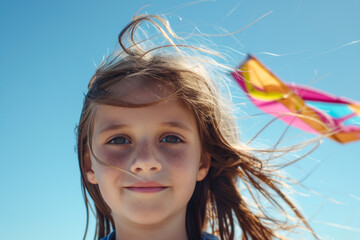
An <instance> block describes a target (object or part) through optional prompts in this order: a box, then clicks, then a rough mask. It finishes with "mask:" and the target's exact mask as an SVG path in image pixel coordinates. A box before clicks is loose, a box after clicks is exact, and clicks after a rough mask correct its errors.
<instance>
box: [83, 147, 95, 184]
mask: <svg viewBox="0 0 360 240" xmlns="http://www.w3.org/2000/svg"><path fill="white" fill-rule="evenodd" d="M84 173H85V176H86V179H87V180H88V182H89V183H92V184H98V181H97V179H96V175H95V172H94V169H93V167H92V163H91V159H90V154H89V150H88V149H86V150H85V153H84Z"/></svg>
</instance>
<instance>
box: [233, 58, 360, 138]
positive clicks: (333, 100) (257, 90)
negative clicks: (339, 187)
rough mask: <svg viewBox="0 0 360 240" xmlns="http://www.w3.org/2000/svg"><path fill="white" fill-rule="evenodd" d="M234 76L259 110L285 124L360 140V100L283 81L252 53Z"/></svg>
mask: <svg viewBox="0 0 360 240" xmlns="http://www.w3.org/2000/svg"><path fill="white" fill-rule="evenodd" d="M232 76H233V77H234V78H235V80H236V81H237V82H238V83H239V84H240V86H241V88H242V89H243V90H244V91H245V93H246V94H247V95H248V97H249V98H250V99H251V101H252V102H253V103H254V104H255V105H256V106H257V107H258V108H259V109H261V110H262V111H264V112H266V113H268V114H271V115H273V116H275V117H278V118H280V119H281V120H282V121H284V122H285V123H287V124H290V125H291V126H294V127H297V128H299V129H302V130H304V131H306V132H309V133H315V134H322V135H326V136H328V137H329V138H331V139H333V140H335V141H338V142H340V143H347V142H351V141H356V140H360V103H358V102H355V101H352V100H348V99H344V98H340V97H335V96H332V95H330V94H328V93H324V92H321V91H319V90H315V89H311V88H308V87H303V86H299V85H295V84H284V83H283V82H281V81H280V80H279V79H278V78H277V77H276V76H275V75H274V74H272V73H271V72H270V71H269V70H268V69H267V68H266V67H265V66H264V65H262V64H261V63H260V62H259V61H258V60H257V59H256V58H255V57H253V56H248V58H247V60H245V62H244V63H243V64H242V65H241V66H240V67H239V70H238V71H236V72H233V73H232Z"/></svg>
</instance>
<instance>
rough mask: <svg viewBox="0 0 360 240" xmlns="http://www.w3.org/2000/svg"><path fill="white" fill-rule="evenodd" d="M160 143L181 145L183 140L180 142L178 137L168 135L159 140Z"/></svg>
mask: <svg viewBox="0 0 360 240" xmlns="http://www.w3.org/2000/svg"><path fill="white" fill-rule="evenodd" d="M160 142H166V143H183V140H181V139H180V138H179V137H177V136H174V135H169V136H166V137H164V138H163V139H161V140H160Z"/></svg>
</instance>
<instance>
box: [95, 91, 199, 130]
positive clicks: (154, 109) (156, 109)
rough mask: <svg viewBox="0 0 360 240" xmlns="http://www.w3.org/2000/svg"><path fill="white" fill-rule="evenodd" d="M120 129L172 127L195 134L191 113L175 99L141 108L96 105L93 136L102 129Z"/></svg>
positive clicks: (194, 122) (195, 125)
mask: <svg viewBox="0 0 360 240" xmlns="http://www.w3.org/2000/svg"><path fill="white" fill-rule="evenodd" d="M114 126H116V127H121V128H128V127H129V128H133V127H136V128H137V129H147V131H148V130H151V129H155V128H158V127H163V126H172V127H174V126H175V127H178V128H182V129H184V130H188V131H190V132H197V124H196V120H195V117H194V115H193V113H192V112H191V111H190V110H189V109H188V108H187V107H186V106H185V105H184V104H183V103H182V102H181V101H180V100H178V99H176V97H171V98H169V99H166V100H164V101H161V102H158V103H155V104H151V105H148V106H143V107H119V106H111V105H98V107H97V110H96V114H95V121H94V131H95V135H97V134H99V133H102V132H104V129H109V128H110V129H113V128H114Z"/></svg>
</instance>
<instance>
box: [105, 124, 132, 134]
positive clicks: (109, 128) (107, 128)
mask: <svg viewBox="0 0 360 240" xmlns="http://www.w3.org/2000/svg"><path fill="white" fill-rule="evenodd" d="M127 127H129V125H127V124H109V125H105V127H103V128H102V129H100V131H99V134H101V133H104V132H109V131H114V130H119V129H122V128H127Z"/></svg>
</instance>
